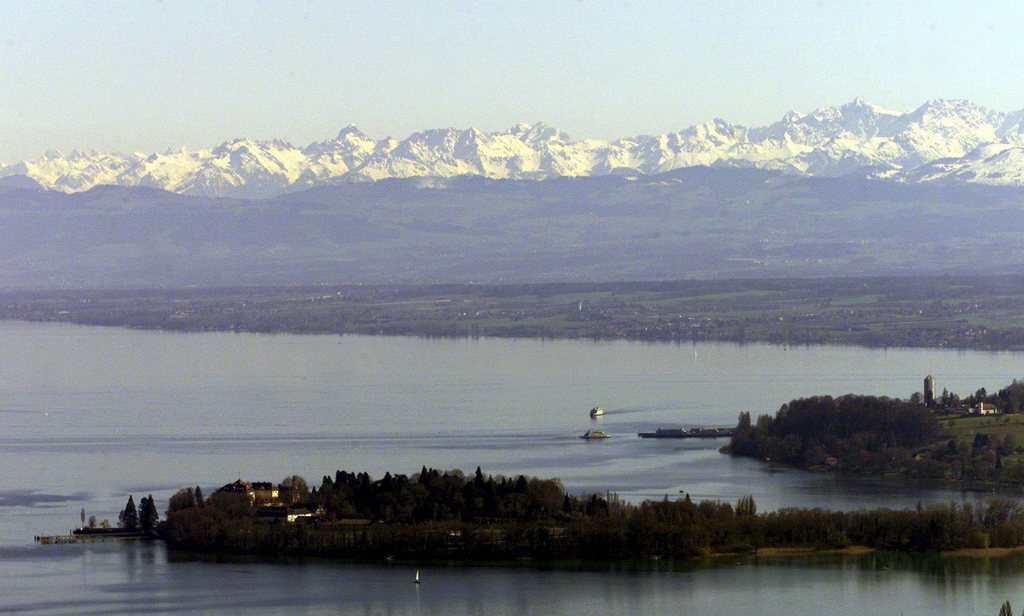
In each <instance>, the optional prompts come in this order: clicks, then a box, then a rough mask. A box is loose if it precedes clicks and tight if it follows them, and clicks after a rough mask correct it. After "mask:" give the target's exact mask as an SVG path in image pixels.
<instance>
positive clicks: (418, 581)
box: [416, 569, 420, 584]
mask: <svg viewBox="0 0 1024 616" xmlns="http://www.w3.org/2000/svg"><path fill="white" fill-rule="evenodd" d="M416 583H417V584H419V583H420V570H419V569H417V570H416Z"/></svg>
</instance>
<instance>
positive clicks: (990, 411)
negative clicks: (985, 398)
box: [971, 402, 999, 415]
mask: <svg viewBox="0 0 1024 616" xmlns="http://www.w3.org/2000/svg"><path fill="white" fill-rule="evenodd" d="M998 413H999V409H998V408H996V405H994V404H989V403H988V402H979V403H978V404H976V405H974V406H973V407H971V414H972V415H997V414H998Z"/></svg>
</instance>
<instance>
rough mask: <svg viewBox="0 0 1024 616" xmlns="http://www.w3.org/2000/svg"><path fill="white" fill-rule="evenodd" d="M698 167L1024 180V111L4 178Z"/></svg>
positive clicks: (244, 184) (257, 154)
mask: <svg viewBox="0 0 1024 616" xmlns="http://www.w3.org/2000/svg"><path fill="white" fill-rule="evenodd" d="M698 165H705V166H725V167H753V168H758V169H765V170H771V171H781V172H785V173H790V174H798V175H811V176H826V177H840V176H846V175H853V176H856V177H860V178H871V179H887V180H893V181H899V182H907V183H922V182H940V183H978V184H990V185H1010V186H1021V185H1024V110H1020V111H1015V112H1012V113H1005V112H1000V111H993V110H989V109H986V108H984V107H981V106H978V105H975V104H973V103H971V102H969V101H963V100H941V99H938V100H932V101H928V102H926V103H925V104H923V105H921V106H920V107H918V108H917V109H914V110H913V111H909V112H905V113H900V112H894V111H889V110H886V109H883V108H881V107H878V106H875V105H871V104H869V103H866V102H864V101H862V100H860V99H856V100H854V101H852V102H850V103H847V104H845V105H841V106H838V107H826V108H823V109H818V110H815V111H813V112H811V113H808V114H804V115H802V114H799V113H796V112H792V111H791V112H789V113H787V114H786V115H785V116H783V118H782V119H781V120H779V121H778V122H775V123H773V124H770V125H768V126H763V127H746V126H741V125H738V124H731V123H729V122H727V121H725V120H722V119H714V120H712V121H709V122H705V123H703V124H699V125H696V126H691V127H689V128H686V129H683V130H681V131H679V132H675V133H667V134H664V135H655V136H649V135H641V136H637V137H630V138H624V139H618V140H615V141H603V140H596V139H584V140H573V139H571V138H570V137H569V136H568V135H566V134H565V133H563V132H561V131H559V130H558V129H556V128H554V127H551V126H547V125H544V124H541V123H537V124H518V125H516V126H513V127H512V128H510V129H508V130H507V131H499V132H492V133H485V132H482V131H479V130H476V129H474V128H469V129H454V128H447V129H432V130H425V131H422V132H417V133H413V134H412V135H409V136H408V137H406V138H405V139H402V140H397V139H392V138H385V139H381V140H375V139H372V138H370V137H368V136H367V135H365V134H363V133H362V132H361V131H360V130H359V129H358V128H356V127H355V126H347V127H345V128H344V129H342V130H341V131H340V132H339V133H338V135H337V137H335V138H333V139H327V140H324V141H318V142H314V143H311V144H309V145H307V146H305V147H296V146H294V145H292V144H290V143H288V142H286V141H282V140H277V139H275V140H269V141H256V140H249V139H235V140H232V141H228V142H225V143H222V144H220V145H218V146H216V147H213V148H209V149H199V150H188V149H185V148H182V149H181V150H178V151H167V152H164V153H153V154H143V153H133V154H115V153H102V152H96V151H89V152H82V151H78V150H75V151H73V152H71V153H70V154H67V155H65V154H62V153H60V152H56V151H50V152H47V153H46V154H44V155H43V156H42V157H40V158H38V159H36V160H32V161H22V162H17V163H13V164H8V165H0V178H8V177H12V176H25V177H26V178H28V179H30V180H31V181H34V182H36V183H38V184H39V185H40V186H42V187H43V188H47V189H52V190H58V191H61V192H66V193H75V192H81V191H85V190H88V189H90V188H92V187H94V186H98V185H103V184H113V185H118V186H140V187H150V188H159V189H162V190H167V191H170V192H175V193H180V194H186V195H195V196H213V197H239V198H253V197H271V196H275V195H279V194H282V193H285V192H289V191H296V190H302V189H306V188H310V187H314V186H319V185H325V184H335V183H348V182H365V181H376V180H381V179H386V178H411V177H425V178H452V177H456V176H464V175H478V176H483V177H486V178H492V179H532V180H541V179H549V178H553V177H561V176H571V177H580V176H602V175H654V174H657V173H664V172H666V171H671V170H674V169H680V168H685V167H693V166H698ZM11 181H20V180H17V179H14V180H8V182H11ZM21 183H22V184H29V180H27V179H26V180H24V181H21ZM433 185H437V183H434V184H433Z"/></svg>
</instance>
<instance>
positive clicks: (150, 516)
mask: <svg viewBox="0 0 1024 616" xmlns="http://www.w3.org/2000/svg"><path fill="white" fill-rule="evenodd" d="M159 517H160V514H158V513H157V510H156V503H155V502H153V495H152V494H150V495H149V496H148V497H143V498H142V501H141V506H140V507H139V527H140V528H141V529H142V532H144V533H146V534H152V533H153V531H154V530H155V529H156V523H157V520H158V519H159Z"/></svg>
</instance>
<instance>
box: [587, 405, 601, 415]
mask: <svg viewBox="0 0 1024 616" xmlns="http://www.w3.org/2000/svg"><path fill="white" fill-rule="evenodd" d="M601 415H604V409H603V408H601V407H599V406H595V407H594V408H592V409H590V416H591V417H600V416H601Z"/></svg>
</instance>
